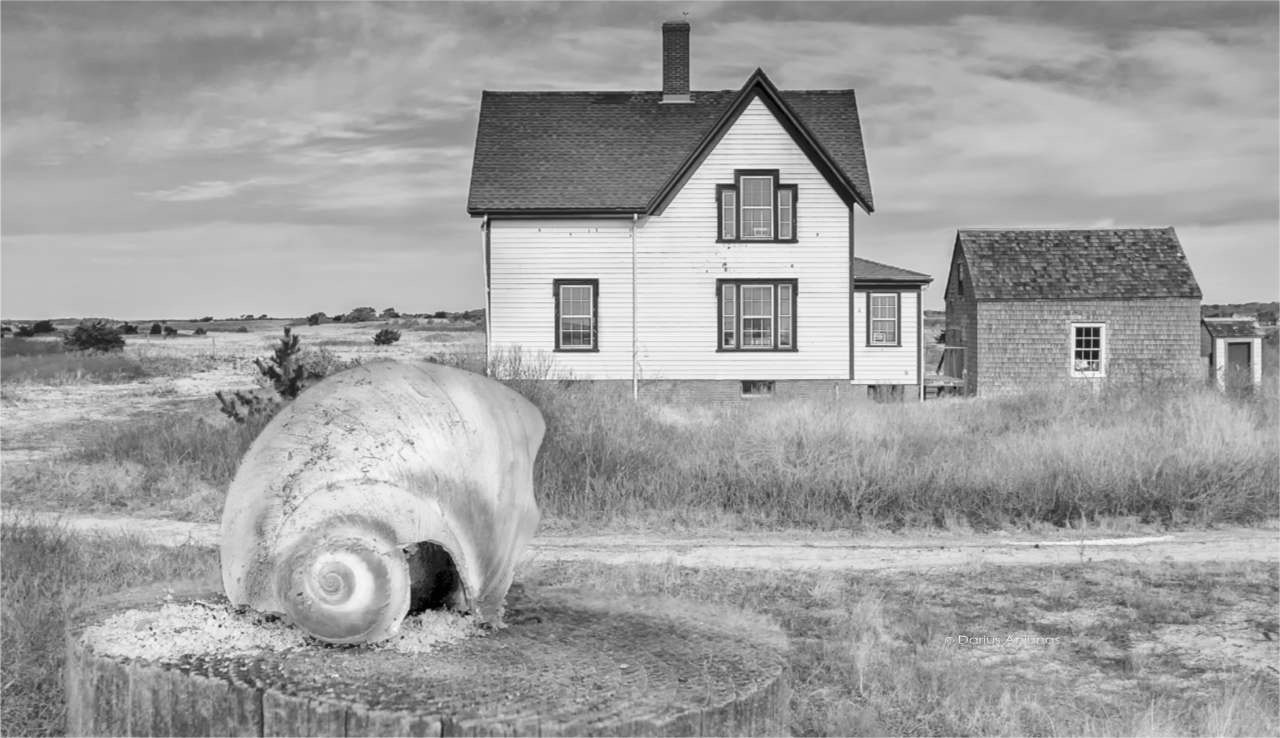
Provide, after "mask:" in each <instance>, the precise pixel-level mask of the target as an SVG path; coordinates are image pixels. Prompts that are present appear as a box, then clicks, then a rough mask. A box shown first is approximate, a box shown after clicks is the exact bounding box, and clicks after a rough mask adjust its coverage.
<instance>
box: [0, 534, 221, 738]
mask: <svg viewBox="0 0 1280 738" xmlns="http://www.w3.org/2000/svg"><path fill="white" fill-rule="evenodd" d="M0 550H3V551H4V566H3V567H0V599H3V602H4V608H3V610H0V612H2V613H3V624H2V625H3V627H0V674H2V675H3V678H2V682H0V726H3V733H4V734H5V735H30V736H44V735H63V734H64V732H65V721H66V702H65V694H64V692H63V674H62V669H63V655H64V646H65V641H64V630H63V629H64V628H65V625H66V619H67V615H68V612H69V611H70V609H71V608H73V607H75V606H77V605H78V604H79V603H82V602H84V601H85V600H86V599H88V598H91V597H95V596H99V595H104V594H108V593H111V592H116V591H119V590H122V589H126V588H128V587H136V586H142V585H145V584H149V583H152V582H159V581H167V580H170V579H183V580H197V581H208V582H209V583H210V584H213V583H214V582H216V577H217V572H218V558H217V554H216V552H214V551H212V550H201V549H197V548H194V547H191V546H184V547H181V548H167V549H162V548H156V547H149V546H142V545H138V544H137V543H136V542H133V541H128V540H125V541H120V540H117V541H114V542H107V541H101V540H76V539H74V538H72V537H70V535H69V534H67V533H66V532H64V531H61V530H56V529H47V528H40V527H34V526H30V527H29V526H26V525H21V524H15V523H11V522H6V523H4V524H3V526H0Z"/></svg>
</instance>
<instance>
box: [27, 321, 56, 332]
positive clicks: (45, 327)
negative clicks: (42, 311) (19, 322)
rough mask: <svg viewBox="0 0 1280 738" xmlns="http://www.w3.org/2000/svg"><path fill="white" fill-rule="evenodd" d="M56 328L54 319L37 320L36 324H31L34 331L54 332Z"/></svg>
mask: <svg viewBox="0 0 1280 738" xmlns="http://www.w3.org/2000/svg"><path fill="white" fill-rule="evenodd" d="M55 330H57V329H56V328H54V327H53V321H52V320H37V321H36V324H35V325H33V326H31V332H32V333H53V332H54V331H55Z"/></svg>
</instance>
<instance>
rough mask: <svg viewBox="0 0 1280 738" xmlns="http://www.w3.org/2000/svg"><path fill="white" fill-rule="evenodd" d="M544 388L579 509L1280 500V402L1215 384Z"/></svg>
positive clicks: (1061, 518) (1052, 517)
mask: <svg viewBox="0 0 1280 738" xmlns="http://www.w3.org/2000/svg"><path fill="white" fill-rule="evenodd" d="M539 385H540V386H541V387H542V389H541V390H540V391H539V392H538V393H537V394H535V395H532V398H533V399H534V401H535V403H536V404H538V405H539V407H540V408H541V409H542V411H543V415H544V417H545V418H546V419H547V425H548V432H547V438H546V440H545V441H544V444H543V449H542V452H541V453H540V455H539V460H538V468H537V472H536V473H537V481H538V490H539V499H540V502H541V504H542V505H543V507H544V509H546V510H548V511H549V512H551V513H552V514H555V515H561V516H567V517H570V518H586V519H598V518H611V517H614V516H626V515H628V514H630V513H636V512H663V511H666V512H668V513H670V512H676V513H680V512H695V513H711V514H729V515H731V516H734V517H737V518H739V519H741V520H745V521H752V522H755V523H759V524H765V525H777V524H781V525H802V526H816V527H846V526H858V525H862V524H872V525H887V526H890V527H894V526H902V525H948V524H951V523H952V522H955V521H964V522H965V523H967V524H969V525H974V526H978V527H994V526H1000V525H1005V524H1030V523H1034V522H1046V523H1051V524H1055V525H1066V524H1073V525H1074V524H1078V523H1079V522H1081V521H1082V520H1083V521H1092V520H1096V519H1098V518H1100V517H1107V516H1138V517H1140V518H1141V519H1142V520H1144V521H1147V522H1155V523H1164V524H1179V523H1183V522H1200V523H1211V522H1247V521H1253V520H1258V519H1260V518H1264V517H1270V516H1275V515H1276V514H1278V513H1280V510H1278V509H1277V508H1278V504H1277V498H1276V495H1275V490H1276V489H1277V486H1280V459H1278V458H1277V454H1276V448H1277V443H1278V440H1280V434H1278V433H1277V423H1276V417H1275V412H1274V410H1273V409H1268V408H1266V406H1265V402H1263V401H1256V402H1254V403H1248V402H1238V401H1232V400H1230V399H1228V398H1224V397H1222V396H1221V395H1219V394H1216V393H1213V392H1210V391H1203V392H1200V391H1183V392H1177V393H1163V394H1143V393H1140V392H1133V391H1114V392H1104V393H1102V394H1099V395H1094V394H1092V393H1088V392H1083V393H1075V392H1065V391H1064V392H1051V393H1044V394H1037V395H1026V396H1020V397H1011V398H992V399H978V400H968V401H961V400H955V401H940V402H930V403H925V404H910V403H908V404H886V405H871V404H846V403H841V402H800V401H796V402H776V403H774V402H764V403H754V402H753V403H747V404H746V405H745V406H742V407H737V408H732V409H724V410H711V409H706V410H703V411H700V414H694V415H693V416H692V417H691V418H689V417H686V418H683V419H682V418H681V412H680V411H677V410H674V409H672V408H661V407H655V406H652V405H645V404H636V403H634V402H633V401H632V400H631V399H630V397H629V396H627V395H626V394H620V393H618V392H615V391H609V390H607V389H605V388H603V387H593V386H587V385H584V386H576V385H574V386H564V385H562V384H560V383H556V382H541V383H539ZM684 414H685V415H688V412H687V411H685V412H684Z"/></svg>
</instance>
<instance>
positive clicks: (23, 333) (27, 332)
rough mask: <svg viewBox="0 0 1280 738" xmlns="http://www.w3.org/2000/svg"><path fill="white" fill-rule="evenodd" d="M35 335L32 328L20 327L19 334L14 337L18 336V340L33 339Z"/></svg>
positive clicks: (27, 326)
mask: <svg viewBox="0 0 1280 738" xmlns="http://www.w3.org/2000/svg"><path fill="white" fill-rule="evenodd" d="M35 334H36V332H35V331H33V330H31V326H29V325H20V326H18V332H17V333H15V334H14V335H16V336H17V337H18V338H31V337H33V336H35Z"/></svg>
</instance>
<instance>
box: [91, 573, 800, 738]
mask: <svg viewBox="0 0 1280 738" xmlns="http://www.w3.org/2000/svg"><path fill="white" fill-rule="evenodd" d="M166 592H167V594H168V596H169V597H170V598H171V599H169V600H168V601H170V602H176V603H184V602H191V601H195V600H199V601H203V602H214V601H222V602H225V600H223V599H222V598H221V595H219V594H216V593H213V592H210V591H208V590H203V591H198V590H192V589H185V590H183V589H178V590H177V591H175V590H174V589H172V588H170V589H168V590H166V589H164V588H147V589H141V590H132V591H129V592H125V593H122V594H119V595H115V596H112V597H109V598H104V599H102V600H98V601H95V602H92V603H89V604H88V605H87V606H85V607H84V608H82V609H81V610H80V611H79V612H78V613H77V614H76V615H74V616H73V618H72V621H71V624H70V627H69V630H68V635H67V668H66V680H67V732H68V734H69V735H256V736H276V735H335V736H374V735H388V736H389V735H412V736H427V735H431V736H458V735H547V736H552V735H642V736H650V735H778V734H785V733H786V732H787V730H788V701H789V697H790V689H789V673H788V670H787V664H786V653H785V652H786V639H785V636H783V635H782V633H781V632H780V631H779V630H778V629H777V627H776V626H774V625H772V624H768V623H766V622H765V621H763V619H761V618H759V617H752V616H750V615H748V614H744V613H737V612H726V611H721V610H716V609H713V608H707V607H701V606H698V607H693V608H691V607H690V606H689V605H688V604H687V603H679V604H675V603H673V601H670V600H658V599H631V600H621V601H619V600H610V601H604V600H599V599H592V598H590V596H584V595H582V594H581V593H575V592H569V591H560V590H543V591H538V592H527V593H526V592H521V591H519V590H518V589H517V590H514V591H513V593H512V596H511V597H510V598H509V600H508V610H507V622H508V624H509V625H508V627H507V628H505V629H503V630H500V631H496V632H492V633H489V634H487V635H484V636H481V637H474V638H469V639H466V640H463V641H459V642H455V643H452V644H447V645H442V646H440V647H438V648H437V649H436V650H434V651H432V652H430V653H426V654H417V655H408V654H401V653H397V652H394V651H387V650H371V649H369V648H359V647H333V646H325V645H322V644H318V643H317V644H315V645H309V646H307V647H305V648H300V649H295V650H290V651H284V652H275V651H258V652H253V653H242V654H218V653H206V654H186V655H175V656H173V657H165V658H162V659H159V660H142V659H138V658H129V657H121V656H112V655H107V654H103V653H100V652H99V651H97V650H95V648H94V643H93V642H92V638H89V637H86V633H85V630H86V628H88V627H90V626H93V625H97V624H101V623H102V622H103V621H105V620H106V619H107V618H109V617H110V616H111V615H114V614H116V613H120V612H124V611H127V610H158V609H159V608H160V607H161V605H162V604H163V603H164V602H165V601H166V600H165V599H164V598H165V595H166Z"/></svg>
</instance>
